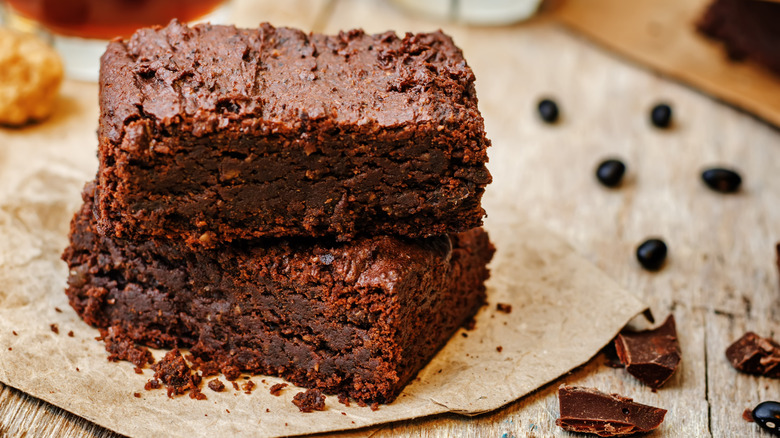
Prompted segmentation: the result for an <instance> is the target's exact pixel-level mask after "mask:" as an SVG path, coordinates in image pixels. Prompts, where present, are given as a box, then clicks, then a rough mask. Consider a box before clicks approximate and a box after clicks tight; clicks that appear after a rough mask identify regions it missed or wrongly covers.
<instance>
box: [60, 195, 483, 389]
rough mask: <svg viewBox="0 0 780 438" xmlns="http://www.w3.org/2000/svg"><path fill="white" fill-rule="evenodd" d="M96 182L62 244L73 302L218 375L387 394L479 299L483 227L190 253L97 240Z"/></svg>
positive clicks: (96, 318)
mask: <svg viewBox="0 0 780 438" xmlns="http://www.w3.org/2000/svg"><path fill="white" fill-rule="evenodd" d="M93 191H94V186H91V185H90V186H88V187H87V188H86V189H85V192H84V199H85V203H84V205H83V207H82V208H81V210H80V211H79V212H78V213H77V214H76V216H75V217H74V219H73V221H72V223H71V234H70V242H71V244H70V246H69V247H68V248H67V249H66V250H65V252H64V253H63V259H64V260H65V261H66V262H67V263H68V266H69V269H70V276H69V278H68V287H67V290H66V293H67V295H68V297H69V301H70V304H71V306H72V307H73V308H74V309H75V310H76V312H77V313H78V314H79V315H80V316H81V317H82V318H83V319H84V321H85V322H87V323H88V324H91V325H94V326H97V327H101V328H105V327H111V326H119V327H121V328H122V330H123V332H124V333H125V334H126V335H127V336H130V337H131V338H132V339H133V340H135V341H136V342H139V343H142V344H145V345H147V346H152V347H166V348H171V347H189V348H190V352H191V353H192V354H193V355H194V356H195V357H196V358H200V359H202V360H204V361H216V362H217V363H218V364H219V367H220V368H221V369H222V371H223V373H225V374H227V372H228V371H229V370H231V369H234V368H238V369H240V370H241V371H246V372H251V373H262V374H269V375H277V376H282V377H284V378H286V379H287V380H289V381H291V382H293V383H295V384H296V385H299V386H303V387H309V388H317V389H320V390H322V391H324V392H327V393H335V394H347V395H349V396H350V397H353V398H354V399H356V400H361V401H365V402H390V401H392V400H393V399H394V398H395V397H396V395H397V394H398V393H399V392H400V390H401V389H402V388H403V387H404V385H405V384H406V383H407V382H409V381H410V380H411V379H412V378H413V377H414V375H415V374H416V373H417V371H418V370H420V369H421V368H422V367H423V366H424V365H425V364H426V362H428V361H429V360H430V359H431V357H433V355H434V354H435V353H436V351H437V350H438V349H439V348H440V347H441V346H442V345H444V344H445V343H446V342H447V340H448V339H449V338H450V336H451V335H452V334H453V333H454V332H455V330H456V329H457V328H458V327H459V326H460V325H461V324H463V323H464V322H465V321H466V320H468V319H469V318H470V317H471V316H472V315H474V313H475V312H476V311H477V309H478V308H479V307H480V306H481V305H482V304H483V302H484V299H485V287H484V281H485V280H486V279H487V277H488V274H489V273H488V270H487V267H486V265H487V263H488V262H489V260H490V259H491V257H492V255H493V252H494V248H493V246H492V245H491V243H490V241H489V240H488V236H487V234H486V233H485V231H484V230H482V229H481V228H475V229H472V230H469V231H466V232H463V233H459V234H452V235H443V236H437V237H434V238H427V239H405V238H396V237H390V236H373V237H361V238H357V239H355V240H354V241H351V242H337V241H335V240H333V239H332V240H330V241H326V240H325V239H322V238H320V239H299V240H295V239H289V240H281V239H275V240H263V241H261V242H257V241H255V242H252V243H250V242H245V241H242V242H241V244H237V243H236V242H234V243H233V244H231V245H229V246H226V247H222V248H219V249H204V248H199V249H198V250H191V249H188V248H187V247H186V245H184V244H183V243H182V242H176V241H159V240H151V239H150V240H146V241H137V240H130V241H125V240H120V239H116V238H115V237H112V236H104V235H101V234H100V233H98V232H97V230H96V220H95V218H94V215H93V214H92V213H91V211H92V208H93V205H92V196H93Z"/></svg>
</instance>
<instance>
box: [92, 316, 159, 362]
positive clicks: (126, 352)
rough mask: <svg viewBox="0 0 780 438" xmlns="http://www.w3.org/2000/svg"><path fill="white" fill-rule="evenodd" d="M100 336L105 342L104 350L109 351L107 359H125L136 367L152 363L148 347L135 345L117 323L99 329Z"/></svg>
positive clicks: (152, 359) (113, 360) (114, 360)
mask: <svg viewBox="0 0 780 438" xmlns="http://www.w3.org/2000/svg"><path fill="white" fill-rule="evenodd" d="M100 338H101V339H100V340H102V341H103V342H105V344H106V351H107V352H109V353H110V354H109V355H108V360H109V361H111V362H116V361H118V360H126V361H129V362H131V363H132V364H133V365H135V366H136V367H138V368H143V367H144V366H145V365H146V364H151V363H154V357H153V356H152V353H151V352H150V351H149V349H148V348H146V347H138V346H136V345H135V341H133V339H132V338H131V337H130V336H129V335H128V334H127V332H125V330H124V329H123V328H122V327H120V326H118V325H115V326H111V327H109V328H108V329H100Z"/></svg>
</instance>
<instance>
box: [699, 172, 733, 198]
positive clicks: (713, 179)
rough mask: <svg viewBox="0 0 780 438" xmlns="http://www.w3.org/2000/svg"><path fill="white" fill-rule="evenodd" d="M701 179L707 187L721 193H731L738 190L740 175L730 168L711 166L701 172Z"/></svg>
mask: <svg viewBox="0 0 780 438" xmlns="http://www.w3.org/2000/svg"><path fill="white" fill-rule="evenodd" d="M701 179H702V180H704V183H705V184H707V186H708V187H709V188H711V189H712V190H715V191H716V192H721V193H733V192H736V191H737V190H739V186H740V184H742V177H741V176H739V174H738V173H737V172H735V171H733V170H731V169H724V168H720V167H713V168H711V169H707V170H705V171H704V172H702V174H701Z"/></svg>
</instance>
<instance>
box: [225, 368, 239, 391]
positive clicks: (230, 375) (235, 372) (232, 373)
mask: <svg viewBox="0 0 780 438" xmlns="http://www.w3.org/2000/svg"><path fill="white" fill-rule="evenodd" d="M222 374H224V375H225V378H226V379H228V380H230V381H233V380H236V379H238V378H239V377H241V370H240V369H238V367H237V366H235V365H228V366H225V367H222ZM236 389H238V388H236Z"/></svg>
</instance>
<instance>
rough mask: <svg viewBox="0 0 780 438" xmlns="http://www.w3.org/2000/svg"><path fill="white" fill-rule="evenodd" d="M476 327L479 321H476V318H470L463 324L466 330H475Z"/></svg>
mask: <svg viewBox="0 0 780 438" xmlns="http://www.w3.org/2000/svg"><path fill="white" fill-rule="evenodd" d="M476 326H477V320H475V319H474V318H469V319H468V320H466V322H464V323H463V328H465V329H466V330H474V327H476Z"/></svg>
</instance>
